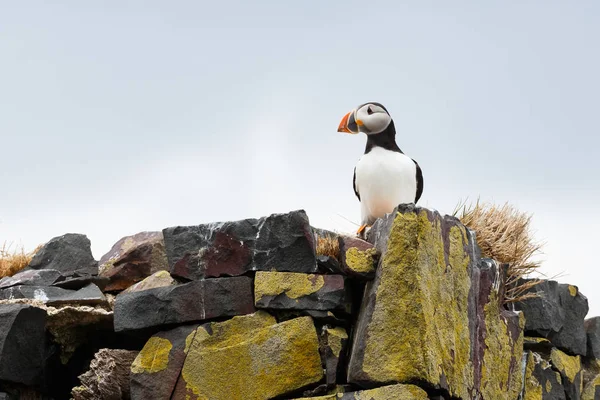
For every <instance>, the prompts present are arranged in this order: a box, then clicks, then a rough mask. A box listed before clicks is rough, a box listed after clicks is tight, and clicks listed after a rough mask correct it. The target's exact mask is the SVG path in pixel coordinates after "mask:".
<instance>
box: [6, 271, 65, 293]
mask: <svg viewBox="0 0 600 400" xmlns="http://www.w3.org/2000/svg"><path fill="white" fill-rule="evenodd" d="M61 279H62V275H61V273H60V272H59V271H57V270H55V269H39V270H35V269H29V270H25V271H21V272H18V273H16V274H15V275H13V276H7V277H4V278H2V279H0V289H5V288H8V287H11V286H17V285H29V286H50V285H52V284H54V283H55V282H58V281H59V280H61Z"/></svg>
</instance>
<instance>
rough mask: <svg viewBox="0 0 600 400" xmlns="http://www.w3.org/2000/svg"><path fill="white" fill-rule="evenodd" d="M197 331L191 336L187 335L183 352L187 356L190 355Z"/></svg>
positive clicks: (191, 333)
mask: <svg viewBox="0 0 600 400" xmlns="http://www.w3.org/2000/svg"><path fill="white" fill-rule="evenodd" d="M196 331H197V330H193V331H192V332H190V334H189V335H187V337H186V338H185V348H184V349H183V352H184V353H185V354H187V353H188V351H189V349H190V346H191V345H192V341H193V340H194V337H195V336H196Z"/></svg>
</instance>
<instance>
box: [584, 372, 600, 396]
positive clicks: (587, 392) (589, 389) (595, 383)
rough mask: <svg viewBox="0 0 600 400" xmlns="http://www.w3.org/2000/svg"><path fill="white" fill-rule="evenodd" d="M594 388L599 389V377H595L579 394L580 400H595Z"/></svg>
mask: <svg viewBox="0 0 600 400" xmlns="http://www.w3.org/2000/svg"><path fill="white" fill-rule="evenodd" d="M596 388H600V375H596V376H595V377H594V379H592V380H591V381H590V382H589V383H588V384H587V385H586V386H585V389H584V391H583V392H582V393H581V400H595V399H596Z"/></svg>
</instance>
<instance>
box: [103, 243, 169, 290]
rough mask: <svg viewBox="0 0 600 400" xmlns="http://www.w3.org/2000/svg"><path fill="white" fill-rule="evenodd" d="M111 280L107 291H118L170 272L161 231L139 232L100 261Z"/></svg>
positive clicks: (117, 245)
mask: <svg viewBox="0 0 600 400" xmlns="http://www.w3.org/2000/svg"><path fill="white" fill-rule="evenodd" d="M98 263H99V265H100V267H99V271H100V276H103V277H106V278H109V280H110V282H109V284H108V285H107V286H106V288H105V290H106V291H118V290H124V289H127V288H128V287H129V286H131V285H133V284H134V283H137V282H139V281H141V280H142V279H144V278H146V277H148V276H150V275H152V274H154V273H156V272H158V271H162V270H168V269H169V265H168V261H167V254H166V251H165V242H164V239H163V234H162V232H140V233H138V234H135V235H133V236H126V237H124V238H122V239H121V240H119V241H118V242H117V243H115V245H114V246H113V247H112V249H110V251H109V252H108V253H106V254H105V255H104V256H102V258H101V259H100V261H99V262H98Z"/></svg>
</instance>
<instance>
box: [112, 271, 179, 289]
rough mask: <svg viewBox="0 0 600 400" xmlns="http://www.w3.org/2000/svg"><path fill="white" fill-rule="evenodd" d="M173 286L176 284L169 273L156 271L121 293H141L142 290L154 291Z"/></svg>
mask: <svg viewBox="0 0 600 400" xmlns="http://www.w3.org/2000/svg"><path fill="white" fill-rule="evenodd" d="M175 284H177V281H176V280H175V279H173V277H172V276H171V274H169V271H158V272H155V273H154V274H152V275H150V276H149V277H147V278H145V279H144V280H142V281H140V282H138V283H136V284H135V285H131V286H130V287H128V288H127V289H125V290H123V292H121V293H131V292H141V291H142V290H148V289H156V288H159V287H165V286H172V285H175Z"/></svg>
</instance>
